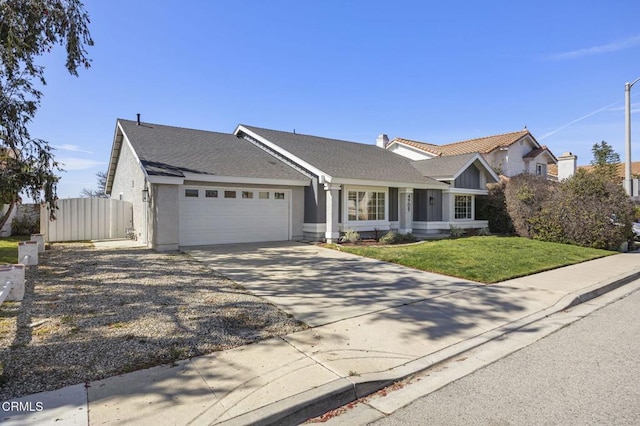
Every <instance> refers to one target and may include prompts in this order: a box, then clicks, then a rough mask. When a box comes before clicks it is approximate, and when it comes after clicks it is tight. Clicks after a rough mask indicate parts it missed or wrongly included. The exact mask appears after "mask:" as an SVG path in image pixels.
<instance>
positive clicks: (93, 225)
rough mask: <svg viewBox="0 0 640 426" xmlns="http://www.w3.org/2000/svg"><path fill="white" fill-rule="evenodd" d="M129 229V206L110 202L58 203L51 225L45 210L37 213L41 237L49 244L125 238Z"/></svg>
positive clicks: (47, 211) (130, 225) (131, 219)
mask: <svg viewBox="0 0 640 426" xmlns="http://www.w3.org/2000/svg"><path fill="white" fill-rule="evenodd" d="M132 227H133V205H132V203H130V202H128V201H122V200H116V199H111V198H68V199H64V200H58V210H56V220H54V221H51V220H49V207H48V206H43V207H42V210H41V211H40V233H42V234H45V240H46V241H49V242H54V241H84V240H107V239H112V238H125V237H126V230H127V229H128V228H132Z"/></svg>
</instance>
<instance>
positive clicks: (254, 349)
mask: <svg viewBox="0 0 640 426" xmlns="http://www.w3.org/2000/svg"><path fill="white" fill-rule="evenodd" d="M638 278H640V254H634V253H629V254H618V255H614V256H609V257H606V258H602V259H597V260H594V261H590V262H585V263H582V264H578V265H573V266H568V267H565V268H560V269H556V270H552V271H547V272H543V273H540V274H536V275H532V276H528V277H523V278H518V279H514V280H509V281H505V282H502V283H499V284H493V285H487V286H485V285H469V286H467V287H464V288H462V289H460V291H457V292H454V293H447V294H443V295H440V296H436V297H433V298H430V299H427V300H421V301H417V302H414V303H409V304H405V305H401V306H395V307H389V308H383V309H380V310H378V311H376V312H372V313H367V314H364V315H360V316H356V317H350V318H345V319H342V320H338V321H336V322H333V323H330V324H326V325H322V326H319V327H315V328H312V329H309V330H305V331H302V332H298V333H293V334H291V335H287V336H283V337H281V338H273V339H269V340H265V341H262V342H259V343H256V344H253V345H248V346H244V347H239V348H235V349H231V350H228V351H222V352H217V353H213V354H210V355H206V356H202V357H197V358H193V359H189V360H184V361H181V362H179V363H176V364H175V365H166V366H160V367H155V368H151V369H148V370H142V371H137V372H133V373H130V374H126V375H122V376H116V377H111V378H108V379H105V380H101V381H97V382H92V383H90V384H88V385H87V387H86V388H85V385H84V384H81V385H76V386H70V387H67V388H64V389H60V390H58V391H54V392H46V393H41V394H35V395H30V396H27V397H24V398H21V399H19V400H15V401H9V402H3V405H2V407H1V408H2V409H3V412H2V416H3V417H2V418H3V419H6V420H5V423H6V424H10V425H13V424H16V425H17V424H54V423H55V424H57V425H68V424H78V425H83V424H91V425H97V424H143V423H144V424H147V423H154V422H156V423H158V424H176V425H186V424H194V425H196V424H198V425H199V424H215V423H224V424H256V423H257V424H270V423H278V424H295V423H299V422H301V421H304V420H305V419H307V418H310V417H313V416H316V415H319V414H322V413H323V412H325V411H327V410H330V409H332V408H335V407H338V406H341V405H343V404H345V403H348V402H350V401H353V400H355V399H357V398H359V397H362V396H364V395H367V394H369V393H371V392H374V391H376V390H378V389H381V388H382V387H385V386H387V385H389V384H391V383H393V382H394V381H397V380H399V379H402V378H404V377H407V376H409V375H411V374H414V373H417V372H420V371H422V370H424V369H426V368H429V367H431V366H433V365H435V364H437V363H439V362H442V361H445V360H447V359H449V358H451V357H452V356H455V355H457V354H459V353H461V352H464V351H468V350H470V349H473V348H474V347H477V346H479V345H482V344H484V343H486V342H489V341H492V340H495V339H497V338H498V337H500V336H502V335H504V334H505V333H508V332H509V331H512V330H516V329H519V328H522V327H524V326H526V325H527V324H530V323H532V322H534V321H537V320H540V319H542V318H545V317H546V316H548V315H550V314H552V313H555V312H558V311H562V310H564V309H566V308H568V307H570V306H573V305H576V304H579V303H583V302H585V301H587V300H589V299H591V298H594V297H597V296H598V295H600V294H603V293H606V292H608V291H611V290H613V289H615V288H617V287H620V286H622V285H624V284H626V283H629V282H631V281H633V280H635V279H638ZM12 402H13V403H22V406H21V407H20V406H19V405H16V404H14V405H13V406H12V405H11V403H12ZM27 403H30V404H27ZM7 404H9V405H7ZM18 408H22V409H24V410H26V411H25V412H23V413H16V410H17V409H18ZM39 408H41V410H39Z"/></svg>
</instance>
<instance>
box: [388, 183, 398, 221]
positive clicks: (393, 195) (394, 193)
mask: <svg viewBox="0 0 640 426" xmlns="http://www.w3.org/2000/svg"><path fill="white" fill-rule="evenodd" d="M389 221H391V222H397V221H398V188H389Z"/></svg>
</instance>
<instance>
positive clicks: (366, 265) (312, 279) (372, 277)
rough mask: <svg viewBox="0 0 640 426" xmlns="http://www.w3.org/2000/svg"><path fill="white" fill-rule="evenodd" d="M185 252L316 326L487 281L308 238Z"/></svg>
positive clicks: (455, 291)
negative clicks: (427, 269)
mask: <svg viewBox="0 0 640 426" xmlns="http://www.w3.org/2000/svg"><path fill="white" fill-rule="evenodd" d="M184 251H186V252H187V253H189V254H190V255H191V256H193V257H195V258H196V259H198V260H199V261H201V262H204V263H206V264H207V265H209V266H210V267H211V268H213V269H215V270H217V271H219V272H220V273H222V274H224V275H226V276H227V277H229V278H230V279H232V280H233V281H235V282H237V283H238V284H240V285H242V286H243V287H245V288H246V289H248V290H250V291H251V292H252V293H254V294H257V295H259V296H262V297H264V298H266V299H267V300H269V301H270V302H271V303H273V304H275V305H277V306H278V307H280V308H281V309H282V310H284V311H285V312H288V313H290V314H292V315H293V316H294V317H295V318H296V319H299V320H301V321H304V322H305V323H307V324H308V325H310V326H312V327H317V326H320V325H324V324H328V323H332V322H335V321H339V320H343V319H346V318H353V317H357V316H360V315H365V314H370V313H373V312H378V311H380V310H383V309H388V308H391V307H395V306H401V305H406V304H410V303H415V302H417V301H421V300H428V299H432V298H435V297H439V296H443V295H447V294H453V293H457V292H461V291H465V290H469V289H471V288H474V287H477V286H481V285H482V284H478V283H475V282H470V281H465V280H462V279H457V278H452V277H447V276H444V275H438V274H433V273H428V272H423V271H418V270H414V269H410V268H406V267H403V266H399V265H394V264H391V263H386V262H381V261H378V260H374V259H367V258H363V257H359V256H354V255H351V254H347V253H343V252H339V251H336V250H329V249H325V248H322V247H318V246H316V245H312V244H304V243H295V242H279V243H256V244H226V245H217V246H206V247H192V248H189V249H185V250H184Z"/></svg>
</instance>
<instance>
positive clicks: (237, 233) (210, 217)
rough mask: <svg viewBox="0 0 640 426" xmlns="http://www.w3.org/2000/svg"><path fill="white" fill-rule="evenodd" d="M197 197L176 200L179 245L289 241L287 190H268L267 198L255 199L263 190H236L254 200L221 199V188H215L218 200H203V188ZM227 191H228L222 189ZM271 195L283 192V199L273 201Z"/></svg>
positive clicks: (288, 195) (273, 198) (182, 195)
mask: <svg viewBox="0 0 640 426" xmlns="http://www.w3.org/2000/svg"><path fill="white" fill-rule="evenodd" d="M185 188H189V189H199V194H201V196H200V197H185V196H184V193H185V191H184V189H183V190H182V194H181V201H180V245H183V246H188V245H205V244H228V243H242V242H260V241H284V240H288V239H289V238H290V209H291V204H290V195H291V193H290V191H283V190H281V189H278V190H274V189H272V190H270V191H269V199H262V198H258V194H259V192H258V191H261V192H266V191H267V190H265V189H260V190H258V189H244V188H243V189H239V190H237V195H238V197H241V191H252V192H253V193H254V198H250V199H248V198H224V196H223V194H224V191H225V189H222V188H219V189H218V194H220V198H206V197H204V196H203V195H204V194H205V189H211V188H198V187H191V186H189V187H185ZM226 190H228V189H226ZM274 192H279V193H282V192H284V193H285V198H284V199H275V197H274Z"/></svg>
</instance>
